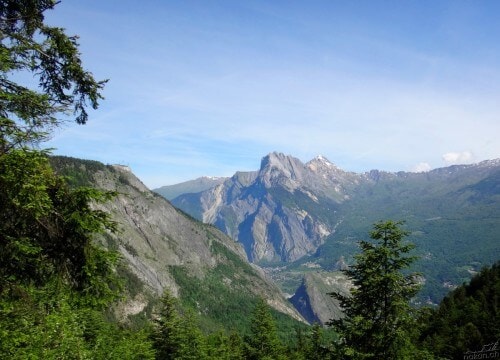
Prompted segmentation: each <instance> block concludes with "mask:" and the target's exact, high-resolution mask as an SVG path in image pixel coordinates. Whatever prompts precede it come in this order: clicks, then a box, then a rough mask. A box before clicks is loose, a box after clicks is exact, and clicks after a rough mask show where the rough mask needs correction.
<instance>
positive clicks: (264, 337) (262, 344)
mask: <svg viewBox="0 0 500 360" xmlns="http://www.w3.org/2000/svg"><path fill="white" fill-rule="evenodd" d="M246 344H247V348H246V358H247V359H249V360H271V359H273V360H274V359H284V356H283V350H284V348H283V346H282V344H281V342H280V340H279V338H278V334H277V332H276V322H275V320H274V318H273V317H272V315H271V312H270V310H269V307H268V305H267V304H266V303H265V302H264V300H262V299H260V300H259V302H258V303H257V306H256V307H255V309H254V311H253V315H252V319H251V324H250V335H249V336H248V338H247V340H246Z"/></svg>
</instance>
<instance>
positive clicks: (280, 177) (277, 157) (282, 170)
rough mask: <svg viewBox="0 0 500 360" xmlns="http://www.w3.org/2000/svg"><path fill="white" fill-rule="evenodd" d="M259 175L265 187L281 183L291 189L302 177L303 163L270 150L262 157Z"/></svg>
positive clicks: (295, 186)
mask: <svg viewBox="0 0 500 360" xmlns="http://www.w3.org/2000/svg"><path fill="white" fill-rule="evenodd" d="M259 176H260V177H261V179H262V182H263V183H264V185H265V186H266V187H271V186H272V185H276V184H281V185H283V186H285V187H287V188H289V189H290V190H292V189H295V188H297V187H298V182H300V181H301V180H302V179H303V177H304V164H303V163H302V162H301V161H300V160H299V159H297V158H294V157H293V156H290V155H285V154H283V153H278V152H272V153H270V154H268V155H266V156H264V157H263V158H262V161H261V165H260V171H259Z"/></svg>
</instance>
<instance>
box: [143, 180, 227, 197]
mask: <svg viewBox="0 0 500 360" xmlns="http://www.w3.org/2000/svg"><path fill="white" fill-rule="evenodd" d="M226 179H227V178H224V177H208V176H203V177H200V178H198V179H194V180H189V181H186V182H182V183H179V184H175V185H166V186H162V187H160V188H157V189H153V191H154V192H155V193H158V194H160V195H161V196H163V197H164V198H165V199H167V200H172V199H173V198H176V197H177V196H179V195H182V194H196V193H199V192H201V191H204V190H208V189H211V188H213V187H215V186H216V185H219V184H221V183H223V182H224V181H225V180H226Z"/></svg>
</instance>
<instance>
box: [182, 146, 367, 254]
mask: <svg viewBox="0 0 500 360" xmlns="http://www.w3.org/2000/svg"><path fill="white" fill-rule="evenodd" d="M358 177H359V176H358V175H356V174H352V173H347V172H344V171H342V170H340V169H339V168H337V167H336V166H335V165H333V164H332V163H330V162H329V161H328V160H327V159H325V158H324V157H317V158H315V159H313V160H311V161H310V162H308V163H306V164H303V163H302V162H301V161H300V160H298V159H296V158H294V157H291V156H286V155H283V154H281V153H271V154H269V155H267V156H266V157H264V158H263V159H262V162H261V167H260V170H259V171H258V172H250V173H237V174H236V175H235V176H233V177H232V178H230V179H228V180H226V181H225V182H224V183H222V184H219V185H217V186H215V187H213V188H212V189H208V190H206V191H204V192H201V193H200V194H189V195H181V196H179V197H178V198H176V199H174V200H173V203H174V204H175V205H176V206H178V207H179V208H181V209H183V210H185V211H187V212H189V213H190V214H192V215H193V216H196V217H198V218H199V219H200V220H202V221H204V222H206V223H211V224H214V225H215V226H217V227H218V228H219V229H221V230H223V231H224V232H225V233H227V234H228V235H229V236H231V237H232V238H234V239H236V240H238V241H239V242H240V243H241V244H242V245H243V246H244V248H245V250H246V253H247V256H248V258H249V259H250V260H251V261H253V262H257V263H258V262H272V261H285V262H289V261H294V260H297V259H299V258H301V257H302V256H304V255H306V254H311V253H313V252H314V251H315V250H316V249H317V248H318V247H319V246H320V245H321V244H322V243H323V241H324V239H325V237H326V236H327V235H330V234H331V233H332V232H334V231H335V227H336V226H337V224H338V223H339V222H340V220H341V219H340V218H339V217H336V216H331V214H335V209H336V207H337V206H338V204H339V203H342V202H343V201H345V200H346V199H348V191H349V189H350V188H351V187H352V186H353V185H354V184H356V183H357V181H358Z"/></svg>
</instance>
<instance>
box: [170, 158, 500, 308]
mask: <svg viewBox="0 0 500 360" xmlns="http://www.w3.org/2000/svg"><path fill="white" fill-rule="evenodd" d="M172 204H173V205H175V206H176V207H178V208H180V209H182V210H183V211H185V212H187V213H189V214H190V215H192V216H193V217H195V218H197V219H199V220H201V221H203V222H204V223H209V224H213V225H215V226H216V227H217V228H219V229H220V230H221V231H223V232H224V233H226V234H228V235H229V236H230V237H231V238H233V239H234V240H236V241H237V242H238V243H240V244H241V245H242V246H243V247H244V249H245V252H246V255H247V258H248V259H249V260H250V261H251V262H253V263H256V264H260V265H261V266H264V267H267V268H268V272H270V276H271V277H273V278H275V279H278V280H277V281H278V283H279V284H280V285H281V287H282V289H283V290H285V291H287V292H288V291H292V294H293V288H294V287H296V289H298V288H299V287H300V286H301V284H302V282H303V279H304V277H303V276H302V277H301V276H297V272H298V273H301V274H302V275H304V274H307V273H308V272H309V271H311V269H314V271H332V270H338V269H339V263H345V262H347V263H350V262H351V261H352V256H353V255H354V254H355V253H356V252H357V241H359V240H361V239H366V238H367V237H368V234H369V232H370V229H371V226H372V224H373V223H375V222H377V221H380V220H385V219H393V220H403V221H405V223H406V224H405V227H406V229H407V230H408V231H410V233H411V235H410V236H409V238H408V240H409V241H411V242H413V243H415V244H416V246H417V249H416V252H415V253H416V255H418V256H419V257H420V260H419V261H418V262H417V264H416V266H415V270H417V271H420V272H421V273H422V282H423V283H424V289H423V290H422V291H421V293H420V298H419V299H418V300H417V301H420V302H430V303H437V302H438V301H439V300H440V299H441V298H442V297H443V296H444V294H446V292H448V291H449V289H450V288H453V287H455V286H457V285H459V284H461V283H462V282H464V281H466V280H468V279H469V278H470V276H471V275H472V274H474V273H475V272H477V271H478V270H479V269H480V268H481V267H482V266H485V265H491V264H493V263H494V262H495V261H496V260H498V259H499V258H500V246H499V244H500V235H499V234H500V159H496V160H488V161H483V162H481V163H478V164H471V165H454V166H450V167H445V168H439V169H435V170H432V171H428V172H421V173H412V172H384V171H379V170H372V171H368V172H364V173H354V172H348V171H344V170H342V169H340V168H338V167H337V166H335V165H334V164H333V163H332V162H330V161H329V160H328V159H326V158H325V157H323V156H318V157H316V158H314V159H312V160H311V161H309V162H306V163H302V162H301V161H300V160H299V159H297V158H295V157H293V156H289V155H284V154H282V153H276V152H273V153H270V154H268V155H267V156H265V157H264V158H263V159H262V161H261V166H260V169H259V170H256V171H252V172H237V173H236V174H235V175H234V176H232V177H231V178H227V179H225V180H224V181H223V182H221V183H218V184H214V186H213V187H211V188H209V189H205V190H202V191H199V192H190V193H185V194H181V195H179V196H177V197H176V198H174V199H172ZM311 264H312V265H311ZM273 269H274V270H273ZM279 279H281V280H279Z"/></svg>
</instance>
